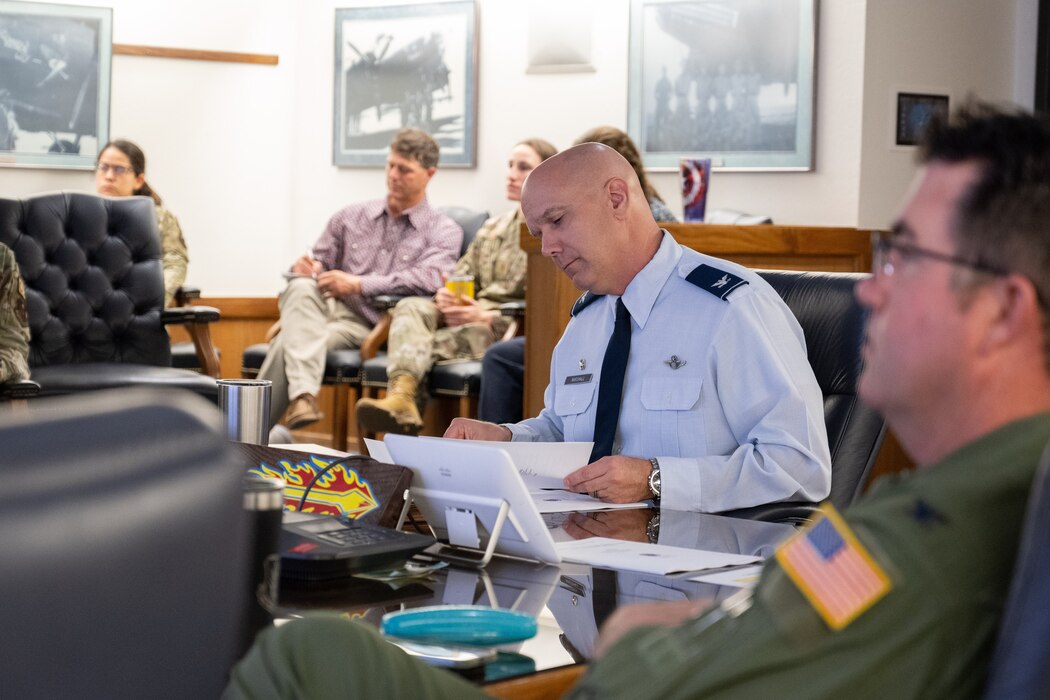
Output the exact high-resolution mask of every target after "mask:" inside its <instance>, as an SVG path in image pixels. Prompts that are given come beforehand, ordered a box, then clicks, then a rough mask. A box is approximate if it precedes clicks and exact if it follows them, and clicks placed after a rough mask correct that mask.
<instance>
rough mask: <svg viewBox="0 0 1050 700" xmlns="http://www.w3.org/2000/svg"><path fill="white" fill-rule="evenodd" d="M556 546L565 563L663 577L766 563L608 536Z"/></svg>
mask: <svg viewBox="0 0 1050 700" xmlns="http://www.w3.org/2000/svg"><path fill="white" fill-rule="evenodd" d="M554 547H555V549H557V551H558V554H560V555H561V557H562V559H564V560H565V561H572V562H577V563H580V564H590V565H591V566H597V567H600V568H603V569H625V570H627V571H640V572H642V573H646V574H659V575H662V576H666V575H670V574H680V573H685V572H688V571H703V570H705V569H721V568H724V567H727V566H741V565H743V564H754V563H757V562H760V561H762V558H761V557H754V556H750V555H745V554H726V553H724V552H710V551H706V550H701V549H686V548H685V547H668V546H666V545H661V544H649V543H647V542H626V541H624V540H613V539H609V538H607V537H590V538H588V539H585V540H572V541H568V542H555V544H554Z"/></svg>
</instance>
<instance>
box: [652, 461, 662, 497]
mask: <svg viewBox="0 0 1050 700" xmlns="http://www.w3.org/2000/svg"><path fill="white" fill-rule="evenodd" d="M649 464H651V465H653V466H652V469H650V470H649V493H650V494H652V497H653V500H654V501H659V500H660V463H659V462H658V461H657V460H656V457H650V458H649Z"/></svg>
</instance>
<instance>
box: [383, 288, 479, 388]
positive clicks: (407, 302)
mask: <svg viewBox="0 0 1050 700" xmlns="http://www.w3.org/2000/svg"><path fill="white" fill-rule="evenodd" d="M440 316H441V315H440V314H439V313H438V310H437V305H435V304H434V302H433V301H431V300H430V299H425V298H423V297H408V298H405V299H402V300H401V301H400V302H398V304H397V306H396V307H394V311H393V317H392V319H391V322H390V339H389V341H388V343H387V347H388V351H387V352H388V353H389V359H388V361H387V376H388V377H390V378H391V379H392V378H394V377H395V376H397V375H409V376H411V377H414V378H415V379H416V381H419V382H422V381H423V378H424V377H425V376H426V374H427V372H429V371H430V368H431V366H433V364H434V363H435V362H440V361H441V360H458V359H477V358H479V357H481V356H482V355H484V354H485V348H487V347H488V346H489V345H492V343H493V341H495V336H494V335H493V333H492V329H491V328H489V327H488V325H487V324H485V323H468V324H467V325H465V326H456V327H455V328H449V327H443V328H439V327H438V324H439V323H440Z"/></svg>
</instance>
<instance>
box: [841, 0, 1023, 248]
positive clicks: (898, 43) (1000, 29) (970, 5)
mask: <svg viewBox="0 0 1050 700" xmlns="http://www.w3.org/2000/svg"><path fill="white" fill-rule="evenodd" d="M1022 2H1024V3H1027V0H1022ZM867 10H868V11H867V21H866V26H867V32H868V41H867V44H866V50H865V62H864V65H865V71H864V117H863V119H864V121H863V128H862V133H863V136H862V139H863V146H862V155H861V177H860V206H859V209H858V213H857V221H858V225H860V226H873V227H884V226H887V225H888V224H889V223H890V222H891V221H892V219H893V217H894V216H895V215H896V213H897V210H898V208H899V206H900V204H901V201H902V200H903V197H904V194H905V192H906V191H907V188H908V185H909V183H910V182H911V180H912V179H913V177H914V173H915V170H916V166H915V161H914V159H915V149H914V148H908V147H904V148H902V147H896V146H893V145H892V139H893V128H894V121H895V113H894V103H895V95H896V89H898V88H916V89H917V91H918V92H932V93H941V94H943V93H944V92H947V93H948V94H950V95H951V98H952V99H951V103H952V104H953V105H956V104H959V103H960V102H961V101H963V100H964V99H966V97H967V96H969V95H974V96H976V97H979V98H982V99H985V100H993V101H1002V102H1006V101H1011V100H1013V99H1014V96H1015V94H1019V93H1023V92H1024V90H1023V88H1024V86H1021V85H1018V86H1016V87H1015V84H1014V81H1015V78H1017V79H1021V78H1018V74H1016V73H1015V69H1014V61H1015V51H1018V52H1020V49H1019V48H1018V47H1028V46H1031V47H1033V48H1032V51H1031V63H1032V65H1033V67H1034V62H1035V59H1034V53H1035V52H1034V44H1035V25H1034V23H1032V24H1031V25H1028V26H1018V25H1017V24H1016V23H1015V21H1014V18H1015V15H1016V14H1017V13H1018V9H1017V3H1012V2H1009V3H1006V2H994V1H993V0H878V1H877V2H869V3H868V7H867ZM1024 79H1028V80H1031V81H1032V82H1031V85H1032V86H1034V68H1033V71H1032V73H1031V74H1030V77H1027V78H1024Z"/></svg>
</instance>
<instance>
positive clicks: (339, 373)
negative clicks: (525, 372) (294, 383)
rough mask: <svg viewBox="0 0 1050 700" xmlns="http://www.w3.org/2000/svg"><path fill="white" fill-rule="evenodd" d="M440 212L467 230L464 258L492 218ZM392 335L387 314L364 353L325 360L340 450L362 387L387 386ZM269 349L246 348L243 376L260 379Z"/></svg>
mask: <svg viewBox="0 0 1050 700" xmlns="http://www.w3.org/2000/svg"><path fill="white" fill-rule="evenodd" d="M440 209H441V211H443V212H445V213H446V214H448V215H449V217H451V218H452V220H453V221H455V222H456V223H457V224H459V227H460V228H461V229H463V244H462V246H461V247H460V255H462V254H463V253H465V252H466V251H467V247H468V246H469V245H470V242H471V241H473V240H474V235H475V234H476V233H477V232H478V229H479V228H481V225H482V224H483V223H485V220H486V219H488V216H489V215H488V212H479V211H474V210H472V209H466V208H464V207H440ZM400 298H401V297H395V296H385V297H382V299H383V301H382V302H380V303H382V304H385V305H386V306H387V307H388V308H391V307H393V305H394V304H396V303H397V300H398V299H400ZM389 332H390V314H384V315H383V316H382V317H381V318H380V319H379V322H378V323H377V324H376V326H375V328H373V329H372V332H371V333H369V334H368V337H367V338H365V341H364V342H363V343H362V344H361V349H360V350H333V351H331V352H329V353H328V354H327V356H326V357H325V368H324V379H323V380H322V382H321V383H322V384H324V385H325V386H332V387H334V388H335V396H334V398H335V401H334V409H333V413H334V415H333V416H332V421H333V423H332V445H333V446H334V447H336V448H338V449H346V448H347V447H348V446H349V445H348V442H347V434H348V432H349V431H348V427H349V422H348V421H349V414H350V410H351V409H352V407H353V406H355V405H356V404H357V399H358V398H360V396H361V389H362V386H367V387H369V390H374V389H376V388H385V387H386V354H385V353H380V348H381V347H382V346H383V345H384V344H385V343H386V338H387V335H388V334H389ZM269 349H270V345H269V343H257V344H255V345H249V346H248V347H247V348H245V349H244V353H243V354H242V356H241V376H242V377H245V378H249V379H250V378H254V377H257V376H258V375H259V369H260V368H261V367H262V363H263V360H265V359H266V353H267V352H268V351H269ZM477 364H478V367H477V370H476V375H477V380H476V381H475V387H474V395H475V396H476V395H477V387H478V386H480V377H481V363H480V362H479V363H477Z"/></svg>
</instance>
